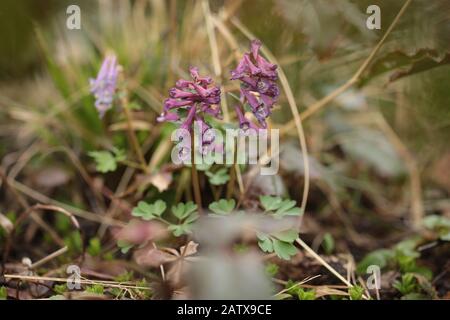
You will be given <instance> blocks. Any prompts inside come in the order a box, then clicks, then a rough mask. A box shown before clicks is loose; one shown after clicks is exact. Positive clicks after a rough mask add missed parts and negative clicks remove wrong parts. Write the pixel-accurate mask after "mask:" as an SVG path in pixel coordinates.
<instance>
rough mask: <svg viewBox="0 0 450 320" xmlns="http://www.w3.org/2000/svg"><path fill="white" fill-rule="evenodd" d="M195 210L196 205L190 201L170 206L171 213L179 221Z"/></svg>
mask: <svg viewBox="0 0 450 320" xmlns="http://www.w3.org/2000/svg"><path fill="white" fill-rule="evenodd" d="M196 210H197V205H196V204H194V203H193V202H192V201H189V202H187V203H182V202H180V203H179V204H178V205H174V206H172V213H173V215H174V216H175V217H177V218H178V219H180V220H183V219H185V218H186V217H188V216H190V215H192V214H193V213H194V212H195V211H196Z"/></svg>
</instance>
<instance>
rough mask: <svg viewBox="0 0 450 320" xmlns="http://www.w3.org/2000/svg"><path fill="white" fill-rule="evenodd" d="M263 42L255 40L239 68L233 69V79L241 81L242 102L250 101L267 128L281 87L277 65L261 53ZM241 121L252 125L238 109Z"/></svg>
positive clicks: (261, 123)
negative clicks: (278, 80)
mask: <svg viewBox="0 0 450 320" xmlns="http://www.w3.org/2000/svg"><path fill="white" fill-rule="evenodd" d="M260 48H261V42H260V41H259V40H253V41H252V42H251V50H250V52H247V53H245V54H244V57H243V58H242V60H241V61H240V62H239V64H238V66H237V68H236V69H235V70H233V71H231V80H239V81H241V89H240V90H241V102H242V103H245V101H247V102H248V104H249V105H250V108H251V110H252V112H253V114H254V115H255V117H256V119H257V120H258V122H259V124H260V125H261V126H262V127H263V128H266V127H267V124H266V118H267V117H268V116H269V115H270V114H271V112H272V107H273V105H274V103H275V102H276V100H277V98H278V95H279V89H278V86H277V84H276V81H277V79H278V74H277V65H275V64H272V63H270V62H268V61H267V60H266V59H264V57H262V56H261V55H260V54H259V49H260ZM236 112H237V115H238V118H239V122H240V125H241V127H242V126H247V127H248V126H250V122H249V120H247V119H246V118H245V117H244V115H243V112H242V110H241V109H240V108H239V107H238V108H237V109H236Z"/></svg>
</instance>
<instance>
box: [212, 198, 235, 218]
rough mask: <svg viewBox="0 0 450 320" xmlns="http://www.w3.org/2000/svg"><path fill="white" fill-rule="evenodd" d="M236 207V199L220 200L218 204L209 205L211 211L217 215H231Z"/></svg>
mask: <svg viewBox="0 0 450 320" xmlns="http://www.w3.org/2000/svg"><path fill="white" fill-rule="evenodd" d="M235 206H236V201H235V200H234V199H230V200H225V199H220V200H219V201H217V202H212V203H211V204H210V205H209V209H210V210H211V211H212V212H214V213H216V214H222V215H225V214H229V213H230V212H231V211H233V209H234V207H235Z"/></svg>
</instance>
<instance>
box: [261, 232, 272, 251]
mask: <svg viewBox="0 0 450 320" xmlns="http://www.w3.org/2000/svg"><path fill="white" fill-rule="evenodd" d="M257 237H258V239H259V241H258V246H259V247H260V248H261V250H262V251H264V252H268V253H270V252H273V243H272V239H270V238H269V237H268V236H266V235H263V234H257Z"/></svg>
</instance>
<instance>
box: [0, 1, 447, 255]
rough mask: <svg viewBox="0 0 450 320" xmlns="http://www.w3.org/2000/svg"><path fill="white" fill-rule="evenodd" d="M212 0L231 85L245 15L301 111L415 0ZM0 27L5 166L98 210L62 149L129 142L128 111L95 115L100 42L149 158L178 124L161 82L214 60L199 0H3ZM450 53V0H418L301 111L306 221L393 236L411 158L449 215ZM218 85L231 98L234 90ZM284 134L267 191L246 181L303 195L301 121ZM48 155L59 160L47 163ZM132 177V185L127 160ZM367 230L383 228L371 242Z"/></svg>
mask: <svg viewBox="0 0 450 320" xmlns="http://www.w3.org/2000/svg"><path fill="white" fill-rule="evenodd" d="M209 3H210V8H211V11H212V13H213V17H214V19H213V20H214V21H213V22H214V24H215V27H216V29H215V31H216V36H217V42H218V45H217V48H218V52H219V56H220V63H221V68H222V70H221V71H222V72H221V74H219V75H216V76H215V77H214V78H215V79H216V81H217V82H218V83H222V84H224V85H225V89H226V90H225V91H227V92H228V91H233V90H236V89H237V87H236V86H235V85H233V84H230V82H229V81H228V78H229V71H230V70H231V69H233V68H234V67H235V65H236V58H237V57H240V56H241V54H242V52H244V51H247V50H248V49H247V48H248V43H249V41H248V40H249V39H247V37H246V36H245V34H243V33H242V32H241V30H239V26H240V25H243V26H245V28H247V29H248V30H249V31H251V32H252V33H253V34H254V35H255V36H256V37H258V38H259V39H261V41H262V42H263V43H264V45H265V47H266V48H268V49H269V50H270V51H271V52H272V53H273V54H274V56H275V57H276V58H277V60H278V62H279V64H280V67H281V68H282V69H283V70H284V72H285V73H286V75H287V78H288V80H289V84H290V86H291V88H292V91H293V93H294V98H295V100H296V103H297V106H298V108H299V111H303V110H305V109H306V108H307V107H308V106H310V105H312V104H313V103H314V102H316V101H317V100H319V99H321V98H322V97H324V96H326V95H327V94H329V93H330V92H332V91H333V90H334V89H336V88H338V87H339V86H340V85H342V84H344V83H345V82H346V81H347V80H348V79H350V78H351V77H352V76H353V74H354V73H355V72H356V70H357V69H358V67H359V66H360V65H361V64H362V63H363V61H364V60H365V59H366V58H367V57H368V56H369V54H370V52H371V51H372V50H373V48H374V47H375V46H376V44H377V43H378V41H380V38H381V37H382V35H383V34H384V33H385V32H386V30H387V28H388V27H389V25H390V24H391V23H392V21H393V20H394V18H395V16H396V15H397V13H398V12H399V10H400V8H401V7H402V5H403V4H404V3H405V1H403V0H395V1H394V0H335V1H329V0H246V1H241V0H230V1H225V0H222V1H220V0H211V1H209ZM69 4H78V5H79V6H80V7H81V20H82V21H81V23H82V28H81V30H68V29H67V28H66V24H65V22H66V21H65V19H66V18H67V15H66V12H65V11H66V8H67V6H68V5H69ZM371 4H377V5H379V6H380V8H381V23H382V28H381V30H368V29H367V28H366V23H365V21H366V18H367V14H366V8H367V7H368V6H369V5H371ZM0 39H1V41H0V158H1V165H2V168H3V169H5V171H9V172H10V174H11V172H12V176H14V178H15V177H16V176H18V177H19V178H21V179H22V181H24V182H25V183H27V185H29V186H30V187H32V188H35V189H37V190H39V189H40V188H43V185H42V184H43V183H44V184H45V182H43V181H45V180H46V179H49V178H51V180H52V181H53V184H51V185H50V186H48V185H47V186H46V188H49V189H45V188H44V190H43V191H44V192H47V195H49V196H52V197H53V198H55V199H58V200H59V201H62V202H65V203H72V204H74V205H76V206H77V207H83V208H90V207H92V210H93V211H95V212H102V210H101V209H102V208H101V207H102V205H99V207H100V208H98V207H97V204H95V201H93V200H92V198H93V197H92V195H91V197H89V196H87V195H86V193H88V192H89V191H88V190H86V188H85V185H84V184H82V183H81V182H80V181H78V180H77V179H76V177H77V175H78V174H79V173H78V171H77V170H76V169H74V168H73V162H74V161H73V159H72V160H70V159H69V158H70V157H69V158H67V157H63V156H62V155H60V154H56V153H57V151H61V150H64V151H65V152H66V153H68V154H70V155H72V156H74V158H76V159H79V160H81V162H82V163H83V164H87V165H86V166H87V168H88V171H89V172H92V173H93V172H94V171H95V169H94V166H93V163H92V159H89V157H87V153H88V151H91V150H98V149H109V150H111V149H112V148H113V147H117V148H122V149H128V146H127V140H126V135H125V134H124V131H125V129H124V128H125V127H126V126H125V124H124V123H125V119H124V118H123V116H122V115H121V113H119V112H109V113H108V114H107V115H106V117H105V119H103V120H100V119H99V118H98V115H97V112H96V110H95V108H94V99H93V97H92V96H91V95H90V94H89V88H88V83H89V78H90V77H94V76H95V74H96V72H97V70H98V68H99V66H100V63H101V61H102V59H103V57H104V55H105V54H106V53H107V52H109V51H114V52H115V53H116V54H117V56H118V59H119V61H120V64H121V65H122V66H123V68H124V73H125V76H126V81H127V85H128V89H129V93H130V101H131V104H132V107H133V118H134V124H135V126H136V127H137V128H138V129H139V130H138V138H139V140H140V143H141V144H142V145H143V149H144V150H145V152H146V157H147V159H148V160H149V162H150V163H151V164H154V167H155V168H159V169H160V168H161V167H163V164H164V163H165V160H167V159H169V151H170V148H167V147H165V143H166V142H167V140H168V135H169V134H170V125H157V124H156V120H155V119H156V117H157V116H158V114H159V113H160V112H161V110H162V101H163V100H164V98H165V97H166V96H167V90H168V89H169V88H170V87H171V86H172V85H173V83H174V81H175V80H176V79H178V78H180V77H181V78H185V77H187V73H186V70H187V68H188V66H190V65H195V66H198V67H199V68H200V70H201V73H206V74H212V75H213V74H214V73H215V68H214V67H213V61H212V58H211V47H210V44H209V40H208V34H207V30H206V27H205V17H204V11H203V7H202V1H194V0H186V1H181V0H179V1H175V0H167V1H164V0H134V1H132V0H130V1H125V0H122V1H107V0H98V1H88V0H85V1H81V0H77V1H75V0H68V1H66V0H39V1H33V0H2V1H1V2H0ZM449 63H450V2H449V1H448V0H433V1H429V0H413V1H412V3H411V5H410V7H409V8H408V9H407V10H406V12H405V14H404V15H403V17H402V18H401V19H400V21H399V23H398V24H397V25H396V27H395V28H394V30H393V31H392V33H391V34H390V35H389V37H388V38H387V40H386V42H385V44H384V45H383V46H382V47H381V50H380V51H379V52H378V53H377V54H376V56H375V58H374V60H373V61H372V63H371V64H370V65H369V68H368V69H367V70H366V71H365V72H364V73H363V75H362V77H361V79H360V81H358V83H357V85H356V86H354V87H353V88H351V89H349V90H347V91H346V92H345V93H343V94H341V95H340V96H339V97H337V98H336V99H335V100H334V101H332V102H331V103H330V104H329V105H327V106H326V107H325V108H324V109H323V110H321V111H319V112H317V113H316V114H314V116H313V117H311V118H309V119H308V120H307V121H306V122H305V123H304V126H305V132H306V138H307V140H308V146H309V151H310V154H309V159H310V166H311V169H312V172H311V175H312V179H313V189H312V191H311V193H310V198H309V205H308V210H307V211H311V212H313V213H314V215H312V216H313V219H312V220H315V219H317V221H319V220H320V219H321V218H323V220H320V221H321V223H322V226H325V227H327V228H328V227H329V228H330V229H331V230H332V233H333V235H334V236H339V235H340V236H342V237H348V234H350V236H349V237H350V238H352V241H355V243H356V244H359V245H361V243H364V246H367V247H365V248H364V250H363V251H367V250H368V249H374V248H377V247H379V246H382V245H386V243H389V241H390V239H392V238H395V237H396V236H395V235H393V236H392V237H387V236H386V239H383V236H385V235H386V234H387V232H386V231H385V230H384V229H383V228H387V229H388V230H390V231H398V230H399V229H401V226H399V224H401V223H399V219H400V218H402V219H403V218H405V219H406V220H408V219H409V211H410V206H411V205H410V202H411V198H414V197H415V196H417V194H412V192H413V191H411V189H410V188H409V182H408V181H409V178H410V177H409V176H410V174H411V168H410V167H408V165H410V164H408V161H410V160H411V158H412V159H413V160H414V161H413V162H414V166H417V168H416V169H417V170H418V172H419V176H420V178H421V179H422V181H423V182H424V184H423V187H422V189H420V190H419V193H420V194H419V198H420V196H423V198H424V202H425V205H424V210H425V213H437V212H438V213H441V212H442V211H439V210H443V211H444V214H445V215H450V209H448V198H449V197H448V195H449V193H450V178H449V177H450V144H449V143H448V141H449V139H450V130H449V126H450V95H449V87H450V72H449V71H450V64H449ZM223 98H224V99H226V101H227V103H228V106H229V107H230V108H229V109H230V110H231V106H232V104H233V98H231V97H230V96H228V95H224V96H223ZM230 115H231V117H233V115H232V112H230ZM385 120H386V122H385ZM291 121H292V114H291V113H290V111H289V107H288V103H287V99H286V96H285V95H284V94H282V95H281V97H280V99H279V103H278V106H277V107H276V109H275V110H274V115H273V117H272V123H271V125H272V126H273V127H276V128H281V129H283V127H285V126H286V125H287V124H288V123H290V122H291ZM291 131H292V132H291ZM397 135H398V137H399V138H400V139H397ZM282 139H283V140H282V143H283V146H284V149H283V152H282V155H281V161H282V165H281V169H282V170H281V173H280V175H279V176H275V177H271V178H270V179H266V178H264V177H259V178H257V181H258V183H257V185H258V187H257V188H256V189H257V190H250V192H249V197H251V196H252V195H254V194H255V193H258V192H259V193H264V194H278V193H289V194H290V196H291V197H292V199H295V200H299V199H300V198H301V190H299V185H300V184H299V182H298V181H299V180H300V181H301V179H302V178H303V174H304V167H303V164H302V163H301V161H300V160H299V159H301V151H300V149H299V147H298V145H297V143H296V141H297V140H296V139H295V130H290V131H288V132H285V133H284V134H283V137H282ZM405 150H406V151H405ZM53 153H55V155H52V156H51V157H50V156H49V155H50V154H53ZM411 155H412V156H411ZM28 162H29V163H28ZM75 163H76V161H75ZM24 167H26V168H24ZM54 168H60V169H61V171H58V172H56V171H54V170H53V171H51V172H49V171H48V170H52V169H54ZM22 169H23V170H22ZM38 169H39V170H38ZM46 170H47V171H46ZM124 171H125V169H124V168H120V170H119V171H118V172H114V173H111V174H107V175H105V177H103V178H104V180H105V181H102V183H103V182H104V183H105V185H108V186H109V187H110V188H111V189H115V188H116V187H117V188H118V189H120V188H121V187H123V185H122V183H123V181H124V180H123V179H124V178H123V177H124V176H123V175H122V174H123V173H124ZM19 172H20V175H19ZM41 172H44V173H45V174H44V177H45V179H42V177H40V175H41ZM93 174H94V173H93ZM173 175H174V181H177V183H176V184H180V185H189V184H188V183H187V180H186V179H188V178H186V175H183V174H182V173H178V172H177V173H174V174H173ZM125 177H127V178H125V180H127V179H128V180H127V182H125V185H128V182H129V181H130V180H131V175H129V176H127V175H125ZM103 178H102V179H103ZM258 179H259V180H258ZM60 186H65V187H68V186H71V187H72V188H64V189H63V188H57V187H60ZM280 186H281V187H280ZM180 188H181V187H180ZM122 189H123V188H122ZM173 189H176V192H173V190H168V191H167V190H165V191H166V192H165V193H164V192H163V193H162V194H160V193H159V190H156V189H155V188H154V187H151V188H149V189H148V190H145V191H146V192H147V195H150V196H151V197H153V198H157V197H172V198H173V197H175V193H176V194H178V191H179V190H178V187H177V186H174V187H173ZM280 190H282V191H280ZM330 190H331V191H330ZM122 191H123V190H122ZM416 191H417V189H416ZM139 195H141V194H140V193H139ZM137 198H138V195H136V196H135V197H134V198H133V199H132V200H130V201H134V200H136V199H137ZM413 200H414V199H413ZM441 200H444V201H446V203H447V206H446V207H445V208H446V209H442V207H441ZM93 203H94V204H95V205H94V204H93ZM247 204H248V203H244V205H247ZM6 207H8V208H6ZM3 209H4V210H5V211H6V209H8V210H14V209H16V208H14V205H11V206H10V207H9V206H5V208H3ZM340 210H341V211H342V210H344V211H346V212H343V213H342V214H343V215H342V214H341V215H339V214H338V217H337V218H336V217H334V218H335V219H337V220H338V221H339V223H341V222H343V225H344V226H345V228H341V227H342V224H338V227H336V228H334V226H333V223H332V222H331V221H332V218H331V216H333V215H334V214H335V213H336V212H340ZM347 214H348V216H346V215H347ZM380 217H382V221H381V220H378V219H379V218H380ZM356 219H361V220H356ZM383 219H385V220H383ZM317 221H309V224H308V223H307V222H308V219H307V220H306V222H305V223H306V225H307V227H308V228H309V229H308V230H309V232H311V233H312V234H313V233H314V232H321V231H320V230H318V229H320V228H318V227H317V225H316V224H317ZM393 221H394V222H393ZM352 223H353V224H354V225H355V228H356V229H357V230H358V231H360V232H361V233H364V231H365V230H368V229H370V232H367V234H362V235H360V236H359V237H356V236H355V237H354V234H353V233H352V230H353V229H352V228H353V226H352ZM348 230H350V233H349V232H348ZM402 230H403V229H402ZM353 231H354V230H353ZM364 237H372V238H371V239H372V240H375V241H372V242H370V241H362V240H367V239H362V240H361V238H364ZM395 239H398V237H397V238H395ZM378 240H379V241H380V242H382V243H378V242H377V241H378ZM361 241H362V242H361ZM383 241H385V242H383ZM337 245H338V246H339V245H340V248H339V249H342V248H345V247H346V245H345V244H339V243H338V244H337Z"/></svg>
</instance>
